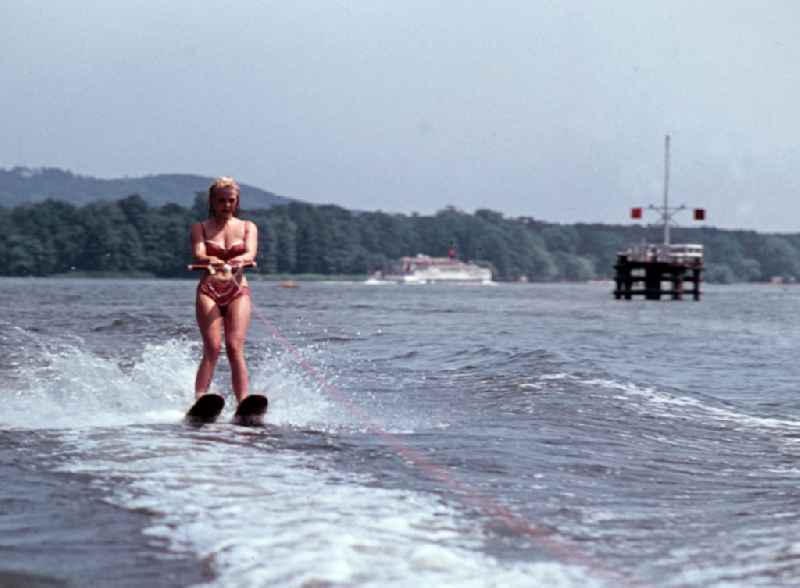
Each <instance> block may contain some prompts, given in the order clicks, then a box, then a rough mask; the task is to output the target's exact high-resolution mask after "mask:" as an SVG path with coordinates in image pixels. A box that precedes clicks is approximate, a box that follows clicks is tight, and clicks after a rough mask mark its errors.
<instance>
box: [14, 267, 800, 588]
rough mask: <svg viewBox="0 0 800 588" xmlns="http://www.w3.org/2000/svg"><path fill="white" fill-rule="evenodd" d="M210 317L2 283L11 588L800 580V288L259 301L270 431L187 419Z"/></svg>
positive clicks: (257, 385)
mask: <svg viewBox="0 0 800 588" xmlns="http://www.w3.org/2000/svg"><path fill="white" fill-rule="evenodd" d="M193 295H194V285H193V283H191V282H180V281H111V280H109V281H106V280H91V281H88V280H87V281H81V280H2V281H0V299H1V300H4V301H6V304H5V305H4V312H3V313H2V316H0V321H2V323H1V326H2V329H0V382H2V383H1V384H0V393H2V395H3V398H2V403H0V472H2V476H3V483H2V485H0V570H2V571H4V572H5V573H6V576H0V579H2V577H8V578H23V579H27V580H26V581H28V582H34V581H35V582H39V583H40V584H38V585H43V586H44V585H47V586H50V585H52V586H63V585H69V586H85V585H90V584H92V583H94V584H97V585H103V584H104V583H105V584H108V585H114V586H142V585H148V586H176V585H183V586H189V585H199V584H211V585H215V586H339V585H342V586H556V587H559V586H564V587H569V586H576V587H578V586H580V587H584V586H795V585H798V584H800V543H799V542H798V540H797V530H798V522H800V521H799V519H800V514H798V513H799V512H800V509H799V508H798V507H800V490H798V481H800V469H799V468H798V460H800V420H799V419H798V418H797V416H796V415H797V413H798V412H799V411H800V399H799V398H798V394H797V388H798V386H797V382H798V381H800V367H799V366H798V362H797V361H796V350H797V349H798V346H799V344H800V289H794V288H778V287H756V286H752V287H744V286H737V287H727V288H722V287H719V288H713V287H708V288H707V295H706V297H705V299H704V300H703V301H702V302H700V303H696V302H692V301H684V302H678V303H676V302H660V303H653V302H644V301H633V302H621V301H614V300H612V298H611V295H610V286H606V285H525V286H520V285H501V286H497V287H468V286H462V287H458V286H443V287H439V286H436V287H413V286H412V287H402V286H366V285H364V284H341V283H338V284H333V283H329V284H325V283H320V284H305V283H304V284H301V287H300V288H298V289H291V290H290V289H281V288H278V287H277V286H276V285H275V284H273V283H265V282H256V283H254V285H253V296H254V302H255V305H256V313H255V315H254V320H253V326H252V329H251V334H250V339H249V347H248V353H249V361H250V365H251V376H252V379H253V384H254V386H253V387H254V389H256V390H259V391H265V392H266V393H267V394H268V395H269V397H270V400H271V406H270V413H269V417H268V425H267V426H266V427H265V428H263V429H246V428H240V427H234V426H232V425H230V424H228V421H229V418H230V414H231V411H232V404H233V402H232V399H231V400H230V401H229V402H228V407H226V412H225V413H224V415H223V418H222V419H221V420H220V422H218V423H217V424H214V425H211V426H207V427H203V428H200V429H192V428H189V427H187V426H185V425H183V424H182V423H181V416H182V413H183V412H184V411H185V409H186V408H187V407H188V405H189V404H190V402H191V398H192V386H193V379H194V370H195V366H196V361H197V360H198V357H199V346H198V341H197V339H198V337H197V333H196V327H195V325H194V320H193V306H192V304H193ZM216 381H217V387H218V391H220V392H221V393H223V394H226V395H227V394H228V388H229V374H228V372H227V369H226V368H225V366H224V362H223V365H222V366H221V368H220V370H219V372H218V374H217V378H216ZM43 546H44V549H43ZM33 573H35V574H37V575H38V577H37V578H33V576H30V575H29V574H33ZM10 574H20V575H19V576H11V575H10Z"/></svg>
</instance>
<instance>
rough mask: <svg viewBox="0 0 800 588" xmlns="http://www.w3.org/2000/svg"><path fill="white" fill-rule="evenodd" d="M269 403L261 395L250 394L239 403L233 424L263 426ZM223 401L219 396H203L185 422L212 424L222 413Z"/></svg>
mask: <svg viewBox="0 0 800 588" xmlns="http://www.w3.org/2000/svg"><path fill="white" fill-rule="evenodd" d="M268 404H269V401H268V400H267V397H266V396H263V395H261V394H251V395H250V396H248V397H247V398H245V399H244V400H242V401H241V402H240V403H239V406H238V407H237V408H236V412H235V413H234V415H233V424H234V425H242V426H245V427H256V426H261V425H263V424H264V415H265V414H266V412H267V405H268ZM223 406H225V399H224V398H223V397H222V396H220V395H219V394H203V395H202V396H201V397H200V398H198V399H197V401H196V402H195V403H194V404H193V405H192V407H191V408H190V409H189V412H187V413H186V422H187V423H189V424H191V425H204V424H208V423H213V422H214V421H215V420H217V417H218V416H219V414H220V413H221V412H222V407H223Z"/></svg>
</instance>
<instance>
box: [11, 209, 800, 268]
mask: <svg viewBox="0 0 800 588" xmlns="http://www.w3.org/2000/svg"><path fill="white" fill-rule="evenodd" d="M207 214H208V205H207V199H206V197H205V195H204V194H198V195H197V198H196V200H195V204H194V206H193V207H191V208H187V207H182V206H179V205H177V204H167V205H164V206H158V207H152V206H149V205H148V204H147V203H146V202H145V200H144V199H143V198H141V197H140V196H138V195H132V196H128V197H127V198H123V199H121V200H117V201H98V202H94V203H91V204H87V205H84V206H75V205H72V204H69V203H67V202H62V201H53V200H48V201H44V202H39V203H35V204H22V205H18V206H15V207H13V208H2V207H0V251H2V259H3V263H2V264H0V275H4V276H30V275H33V276H47V275H54V274H64V273H69V272H74V271H79V272H91V273H94V272H105V273H120V272H121V273H147V274H152V275H155V276H161V277H179V276H184V275H185V268H186V264H187V262H189V261H190V257H191V254H190V243H189V226H190V224H191V223H194V222H198V221H200V220H203V219H205V218H206V217H207ZM240 216H241V217H242V218H246V219H248V220H252V221H254V222H255V223H256V224H257V225H258V227H259V241H260V242H259V256H258V262H259V265H258V268H257V269H255V270H254V271H255V272H256V273H261V274H322V275H343V274H348V275H358V274H361V275H364V274H368V273H371V272H373V271H376V270H380V269H384V268H386V267H387V266H389V265H390V264H391V263H392V262H393V261H395V260H397V259H398V258H400V257H402V256H404V255H416V254H417V253H425V254H428V255H433V256H444V255H447V252H448V249H449V248H450V247H454V248H455V249H456V251H457V254H458V257H459V258H460V259H463V260H471V261H476V262H480V263H482V264H485V265H488V266H490V267H491V268H492V271H493V273H494V276H495V279H497V280H520V279H526V280H529V281H557V280H567V281H584V280H591V279H603V278H611V277H612V276H613V271H614V270H613V266H614V262H615V259H616V254H617V252H618V251H620V250H622V249H624V248H626V247H627V246H630V245H636V244H641V243H644V242H659V240H660V238H661V229H660V228H658V227H646V226H637V225H603V224H556V223H548V222H543V221H539V220H535V219H531V218H505V217H504V216H503V215H502V214H501V213H499V212H495V211H492V210H478V211H476V212H475V213H472V214H470V213H466V212H463V211H460V210H457V209H455V208H453V207H448V208H446V209H444V210H441V211H439V212H437V213H436V214H434V215H430V216H423V215H419V214H411V215H404V214H390V213H385V212H354V211H349V210H347V209H344V208H341V207H339V206H334V205H325V206H319V205H311V204H306V203H300V202H290V203H288V204H285V205H280V206H273V207H271V208H268V209H258V210H242V211H241V214H240ZM672 238H673V239H672V240H673V242H676V243H678V242H682V243H700V244H703V245H704V246H705V250H706V268H707V270H706V279H707V280H708V281H712V282H722V283H731V282H740V281H747V282H754V281H767V280H770V279H772V278H774V277H781V278H783V279H784V280H788V281H796V280H798V279H800V234H790V235H789V234H787V235H777V234H762V233H756V232H754V231H739V230H721V229H715V228H676V229H673V231H672Z"/></svg>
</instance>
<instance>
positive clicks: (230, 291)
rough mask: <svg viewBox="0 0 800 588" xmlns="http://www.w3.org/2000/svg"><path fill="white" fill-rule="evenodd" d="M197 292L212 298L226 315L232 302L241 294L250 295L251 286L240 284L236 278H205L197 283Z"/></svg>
mask: <svg viewBox="0 0 800 588" xmlns="http://www.w3.org/2000/svg"><path fill="white" fill-rule="evenodd" d="M197 292H198V294H205V295H206V296H208V297H209V298H211V300H213V301H214V302H215V303H216V305H217V306H218V307H219V310H220V312H221V313H222V315H223V316H224V315H225V311H226V310H227V308H228V305H229V304H230V303H231V302H233V301H234V300H236V299H237V298H239V297H240V296H250V287H249V286H240V285H239V283H238V282H237V281H236V280H203V281H202V282H200V283H199V284H198V285H197Z"/></svg>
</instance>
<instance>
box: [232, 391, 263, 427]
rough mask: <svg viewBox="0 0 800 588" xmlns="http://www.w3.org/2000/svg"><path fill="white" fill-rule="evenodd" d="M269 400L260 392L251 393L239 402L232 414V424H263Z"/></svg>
mask: <svg viewBox="0 0 800 588" xmlns="http://www.w3.org/2000/svg"><path fill="white" fill-rule="evenodd" d="M268 404H269V401H268V400H267V397H266V396H262V395H261V394H251V395H250V396H248V397H247V398H245V399H244V400H242V401H241V402H240V403H239V407H238V408H237V409H236V414H234V415H233V424H234V425H242V426H244V427H258V426H261V425H263V424H264V414H265V413H266V412H267V405H268Z"/></svg>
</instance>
